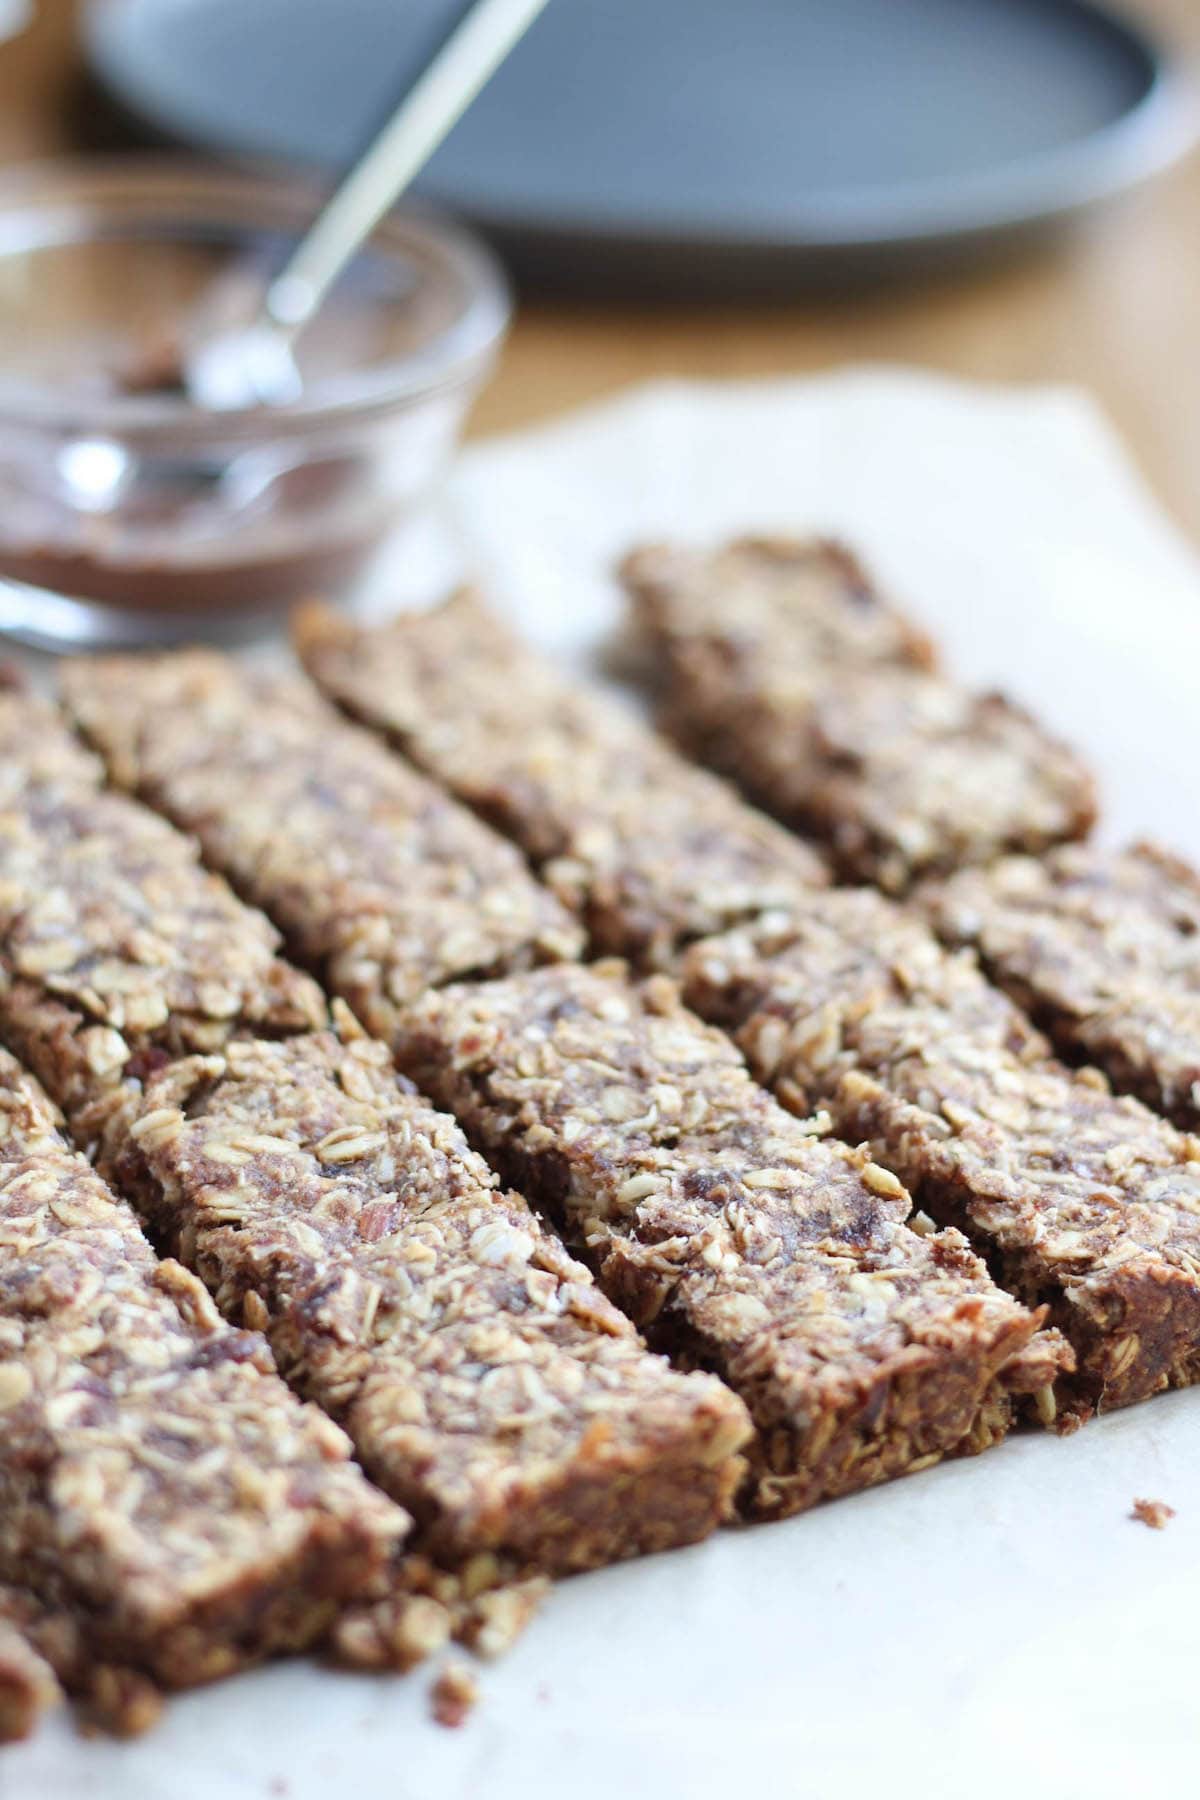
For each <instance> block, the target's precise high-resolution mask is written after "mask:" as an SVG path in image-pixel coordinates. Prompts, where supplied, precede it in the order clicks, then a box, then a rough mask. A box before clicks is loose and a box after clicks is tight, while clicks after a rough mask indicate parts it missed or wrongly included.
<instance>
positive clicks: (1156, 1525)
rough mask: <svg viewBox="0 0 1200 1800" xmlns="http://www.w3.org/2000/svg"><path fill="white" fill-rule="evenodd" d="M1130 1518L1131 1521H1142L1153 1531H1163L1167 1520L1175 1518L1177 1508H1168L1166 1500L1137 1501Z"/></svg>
mask: <svg viewBox="0 0 1200 1800" xmlns="http://www.w3.org/2000/svg"><path fill="white" fill-rule="evenodd" d="M1129 1516H1130V1518H1131V1519H1140V1521H1141V1523H1142V1524H1143V1525H1149V1527H1150V1529H1151V1530H1152V1531H1161V1530H1162V1529H1163V1527H1164V1526H1165V1525H1166V1523H1167V1520H1168V1519H1173V1518H1174V1517H1175V1508H1174V1507H1173V1506H1168V1505H1167V1503H1166V1501H1165V1500H1135V1501H1134V1503H1133V1511H1132V1512H1131V1513H1130V1515H1129Z"/></svg>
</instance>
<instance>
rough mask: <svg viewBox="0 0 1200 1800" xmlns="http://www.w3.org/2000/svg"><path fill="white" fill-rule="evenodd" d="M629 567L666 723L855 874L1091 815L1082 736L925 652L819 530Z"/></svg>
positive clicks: (1029, 845)
mask: <svg viewBox="0 0 1200 1800" xmlns="http://www.w3.org/2000/svg"><path fill="white" fill-rule="evenodd" d="M818 569H819V570H820V571H821V573H820V575H819V576H818V575H817V574H815V573H814V570H818ZM781 570H782V574H781ZM623 575H624V579H625V582H626V586H627V588H628V590H629V592H630V594H631V596H632V600H633V605H634V608H635V615H636V617H637V620H638V622H639V623H640V626H641V627H642V630H643V633H644V635H645V637H646V638H647V640H648V642H649V645H650V648H651V652H652V655H653V659H654V663H655V672H656V675H657V676H658V677H659V678H660V679H661V684H662V689H663V716H664V723H665V724H666V726H667V728H668V729H669V730H670V731H671V733H672V735H674V736H675V737H676V738H678V739H679V740H680V741H681V742H682V743H684V744H685V745H686V746H687V748H688V749H689V750H690V751H691V752H692V753H693V754H695V755H697V756H699V757H700V759H701V760H702V761H705V762H708V763H711V764H712V765H713V766H714V767H715V768H718V769H720V770H721V771H722V772H723V773H725V774H727V775H730V776H732V777H733V778H734V779H735V780H736V781H737V782H738V783H739V784H740V785H741V786H742V787H743V788H744V789H745V791H746V793H747V794H748V795H749V796H750V797H751V798H752V799H753V800H755V801H757V802H758V803H759V804H760V805H762V806H765V807H766V808H767V810H768V811H769V812H771V813H773V814H775V815H776V816H777V817H778V818H780V819H782V820H784V822H785V823H787V824H789V825H791V826H794V827H796V828H797V829H799V830H802V831H807V832H811V833H813V834H814V835H815V836H816V837H818V838H819V839H821V840H822V842H824V843H825V844H826V845H827V846H828V848H829V850H830V852H831V854H832V856H833V858H834V862H835V865H836V867H837V869H838V871H839V873H840V874H841V875H842V876H843V877H845V878H846V879H849V880H858V881H872V882H874V883H876V884H877V885H878V886H880V887H883V888H885V889H887V890H889V891H892V892H897V893H899V892H903V891H904V890H906V889H907V888H908V887H909V886H910V885H911V884H912V883H913V882H914V881H915V880H917V879H918V878H919V877H921V876H922V875H926V874H935V873H939V872H951V871H953V870H954V869H957V868H958V867H960V866H962V865H964V864H973V863H984V862H988V861H990V860H991V859H992V858H993V857H995V856H998V855H1000V854H1001V853H1002V852H1004V851H1008V850H1026V851H1029V852H1033V853H1037V852H1040V851H1042V850H1044V849H1047V848H1048V847H1049V846H1051V845H1053V844H1056V843H1059V842H1061V841H1063V840H1067V839H1072V838H1078V837H1082V836H1084V835H1086V833H1087V832H1088V830H1090V828H1091V825H1092V823H1093V822H1094V819H1095V795H1094V788H1093V783H1092V780H1091V777H1090V775H1089V774H1088V773H1087V771H1086V770H1085V768H1084V767H1083V765H1082V763H1081V762H1080V761H1079V759H1078V757H1077V756H1076V755H1075V754H1074V752H1073V751H1071V750H1070V749H1069V748H1068V747H1067V746H1066V745H1064V744H1062V743H1060V742H1059V741H1058V740H1057V739H1055V738H1053V737H1051V736H1049V735H1048V734H1047V733H1046V732H1045V731H1043V730H1042V728H1041V727H1040V726H1039V725H1038V724H1037V723H1036V722H1035V721H1034V720H1033V719H1032V718H1031V717H1030V716H1029V715H1028V714H1027V713H1025V712H1024V711H1022V710H1021V709H1020V708H1018V707H1016V706H1014V705H1012V704H1011V703H1010V702H1009V701H1008V700H1006V699H1005V698H1004V697H1003V696H1002V695H999V694H978V693H973V692H971V691H969V690H968V689H966V688H964V687H962V686H960V685H959V684H958V683H956V682H954V681H952V680H950V679H948V678H947V677H945V676H944V675H941V674H938V673H936V672H935V671H933V670H932V669H930V668H929V667H927V666H926V664H927V662H928V657H927V656H926V654H925V653H924V646H923V641H922V640H920V639H916V647H915V648H914V638H915V634H914V633H913V632H912V631H911V629H910V628H907V627H906V626H905V624H904V622H903V621H902V620H900V619H899V618H898V616H897V615H896V614H895V613H894V612H893V611H892V609H891V608H889V607H888V606H886V605H885V604H884V603H883V602H881V601H879V600H878V599H877V598H876V597H875V596H874V595H873V593H872V591H871V590H870V589H869V588H868V587H866V586H865V585H864V584H863V582H862V579H861V577H860V576H857V575H856V576H855V578H854V579H853V580H850V579H848V578H847V577H846V576H845V575H844V573H843V571H842V568H841V565H840V563H839V562H838V561H837V560H836V559H834V560H832V561H831V559H830V556H829V552H828V551H827V550H824V549H823V548H822V547H821V546H819V545H817V546H811V545H803V544H797V545H795V546H792V547H791V549H790V550H789V549H788V548H787V547H786V546H780V545H778V544H769V545H767V546H765V547H764V546H763V545H762V544H761V543H759V542H756V541H754V540H747V541H743V542H740V543H735V544H733V545H730V546H728V547H727V548H726V549H724V550H719V551H717V552H715V553H714V554H713V555H712V556H710V557H705V556H703V555H700V554H699V553H689V552H686V551H682V550H669V549H660V548H648V549H643V550H640V551H635V552H634V553H633V554H632V555H631V556H629V557H628V558H627V559H626V561H625V563H624V565H623ZM839 586H840V589H841V592H840V593H839Z"/></svg>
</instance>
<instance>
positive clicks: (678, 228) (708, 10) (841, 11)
mask: <svg viewBox="0 0 1200 1800" xmlns="http://www.w3.org/2000/svg"><path fill="white" fill-rule="evenodd" d="M463 10H464V0H403V3H401V0H252V4H249V5H248V4H247V3H246V0H92V3H91V5H90V7H89V9H88V13H87V23H86V35H87V41H88V46H89V50H90V55H91V60H92V64H93V67H94V69H95V71H96V72H97V73H98V74H99V75H100V77H101V79H102V80H103V81H104V83H105V84H106V85H107V87H108V88H109V90H110V91H111V92H112V93H113V94H114V96H115V97H116V98H117V99H118V100H119V101H120V102H121V104H122V105H123V106H124V107H125V108H126V109H127V110H129V111H130V112H132V113H133V114H134V115H135V116H136V117H138V118H140V119H141V120H142V121H144V122H146V123H148V124H150V125H152V126H153V127H155V128H156V129H157V130H159V131H161V132H164V133H166V134H168V135H170V136H172V137H176V138H182V139H183V140H185V141H188V142H192V143H196V144H200V145H203V146H205V147H208V148H215V149H220V150H224V151H227V152H235V153H238V154H246V153H255V154H267V155H270V156H275V157H283V158H289V159H301V160H304V161H306V162H316V163H320V164H323V165H326V166H340V165H342V164H344V163H345V162H347V161H348V160H349V159H350V158H351V157H352V156H353V155H354V153H355V152H356V150H357V149H358V147H359V146H360V145H361V144H362V143H363V142H364V141H365V139H366V137H367V136H368V135H369V133H370V130H371V129H372V127H373V126H374V124H375V123H376V122H377V121H378V120H380V119H381V118H382V117H383V116H384V115H385V114H386V112H387V111H388V110H389V108H390V106H391V105H392V104H393V103H394V101H395V99H396V98H397V96H398V95H399V94H400V93H402V92H403V90H404V88H405V86H406V85H407V82H408V80H409V79H411V76H412V74H413V73H414V72H415V69H416V68H418V67H419V66H420V63H421V60H422V58H423V57H424V56H425V55H427V54H428V52H429V50H430V49H431V47H432V46H433V45H434V44H436V42H437V41H438V39H439V36H440V35H441V34H443V33H444V31H445V30H446V29H447V27H448V25H449V24H450V23H452V22H453V20H454V18H455V17H457V16H459V15H461V13H462V11H463ZM1190 102H1191V96H1190V95H1185V94H1184V92H1183V89H1182V84H1181V82H1180V81H1179V80H1178V78H1177V77H1175V76H1174V75H1173V74H1171V73H1170V72H1169V71H1167V70H1166V69H1165V68H1164V66H1163V63H1162V61H1161V59H1160V57H1159V56H1158V55H1157V54H1156V52H1155V51H1154V49H1153V48H1152V47H1151V46H1150V45H1149V44H1148V43H1147V42H1146V41H1145V40H1144V39H1143V38H1141V37H1140V36H1138V35H1137V34H1136V33H1135V32H1134V31H1133V30H1132V29H1130V28H1129V27H1127V26H1125V25H1123V24H1121V23H1119V22H1118V21H1117V20H1116V19H1115V18H1114V17H1112V16H1111V15H1109V14H1108V13H1106V12H1104V11H1103V10H1101V9H1100V8H1099V7H1096V6H1093V5H1090V4H1083V3H1082V0H551V5H550V6H549V8H548V10H547V11H546V13H545V14H544V15H543V16H542V18H541V19H540V20H539V21H538V23H537V24H536V25H535V26H534V27H533V29H532V31H531V32H530V34H529V36H528V38H527V39H526V40H525V42H524V43H523V44H521V45H520V46H519V47H518V49H517V51H516V52H515V53H514V55H513V57H512V58H511V60H510V62H509V63H508V64H507V65H506V67H505V68H503V69H502V70H501V71H500V73H499V75H497V77H496V78H495V80H494V81H493V82H492V84H491V86H490V87H489V88H488V89H487V91H486V92H485V93H484V94H483V96H482V97H481V98H480V100H478V101H477V102H476V105H475V106H474V108H473V109H472V110H471V112H470V113H469V114H468V115H467V117H466V118H465V119H464V120H463V121H462V123H461V124H460V125H459V126H458V128H457V129H456V130H455V132H454V133H453V135H452V136H451V138H450V139H449V140H448V141H447V143H446V144H445V145H444V147H443V148H442V150H441V151H440V152H439V154H438V156H437V157H436V158H435V159H434V161H433V162H432V163H431V164H430V167H429V169H428V171H427V173H426V177H425V179H424V181H423V183H422V191H423V192H424V193H426V194H427V195H429V196H431V197H434V198H436V199H438V200H441V201H443V202H445V203H447V204H449V205H451V206H452V207H454V208H455V209H456V210H457V211H459V212H461V213H464V214H466V215H467V216H468V217H469V218H471V219H473V220H475V221H476V222H477V223H478V224H480V225H481V226H483V227H484V228H485V229H486V230H487V231H488V232H489V234H490V235H491V236H492V237H493V238H494V239H495V240H497V241H498V242H499V244H500V246H501V248H502V249H503V250H504V251H506V252H507V253H508V255H509V257H510V259H511V260H513V261H514V262H515V263H516V265H517V267H518V268H519V269H522V270H524V271H525V272H526V273H528V272H529V271H531V270H532V271H534V272H535V273H536V274H538V275H540V276H542V277H547V278H552V279H555V280H560V281H561V280H571V281H574V282H576V283H596V282H600V281H613V280H620V281H622V282H625V283H628V282H629V281H630V280H631V279H632V280H640V281H642V282H644V283H646V284H650V283H653V284H654V285H655V286H656V287H658V288H661V287H662V286H663V285H664V284H666V285H671V286H675V287H684V288H687V287H694V286H696V285H697V284H702V285H704V286H706V287H712V286H714V285H718V286H726V285H736V286H743V287H744V286H746V285H762V284H763V283H775V284H779V283H781V282H782V283H790V282H794V281H797V280H799V279H803V278H806V277H812V276H819V277H824V278H828V277H830V276H834V277H839V278H840V277H844V276H854V275H856V274H863V273H868V272H870V273H874V272H878V271H880V270H883V269H885V268H886V267H887V266H889V265H895V264H897V263H898V262H899V263H901V264H907V263H911V262H912V261H913V260H914V259H915V258H917V257H918V256H919V255H921V254H928V253H929V252H931V251H932V252H935V253H938V254H941V255H945V254H947V253H948V252H951V251H954V250H963V249H969V250H975V249H977V248H979V247H981V246H983V245H986V244H991V243H996V242H999V241H1002V240H1005V239H1007V238H1008V237H1010V236H1011V235H1012V234H1013V233H1015V232H1027V231H1028V230H1030V229H1031V228H1033V227H1038V226H1044V225H1046V224H1048V223H1052V222H1055V221H1057V220H1059V219H1062V218H1064V217H1066V216H1069V215H1071V214H1073V213H1076V212H1078V211H1079V210H1080V209H1081V208H1084V207H1086V206H1088V205H1090V204H1092V203H1094V202H1096V201H1098V200H1100V199H1103V198H1106V197H1107V196H1109V195H1111V194H1113V193H1115V192H1117V191H1119V190H1120V189H1122V188H1124V187H1126V186H1128V185H1129V184H1130V183H1131V182H1133V181H1136V180H1138V179H1140V178H1142V177H1144V176H1146V175H1148V174H1150V173H1152V172H1153V171H1154V170H1156V169H1158V168H1161V167H1162V166H1163V165H1164V164H1165V163H1167V162H1168V161H1170V160H1171V159H1172V158H1174V157H1175V156H1177V155H1178V154H1180V153H1181V151H1182V150H1183V149H1184V148H1185V147H1186V146H1187V144H1188V143H1189V142H1190V140H1191V137H1192V134H1193V128H1194V109H1193V107H1192V105H1191V103H1190Z"/></svg>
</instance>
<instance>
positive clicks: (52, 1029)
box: [0, 694, 326, 1122]
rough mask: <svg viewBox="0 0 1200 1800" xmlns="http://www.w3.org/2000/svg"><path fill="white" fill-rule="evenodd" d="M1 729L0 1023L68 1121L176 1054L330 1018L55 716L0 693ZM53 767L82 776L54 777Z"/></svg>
mask: <svg viewBox="0 0 1200 1800" xmlns="http://www.w3.org/2000/svg"><path fill="white" fill-rule="evenodd" d="M0 726H6V727H7V728H8V730H9V733H10V739H9V743H8V748H7V755H6V757H5V759H4V763H3V767H4V769H5V771H6V776H7V788H8V798H7V799H6V800H0V1021H2V1025H3V1035H4V1038H5V1040H6V1041H7V1042H8V1043H9V1045H10V1046H11V1047H12V1048H13V1049H14V1050H15V1051H16V1052H17V1053H18V1055H19V1056H20V1057H21V1058H22V1060H23V1061H24V1062H25V1063H26V1065H27V1066H28V1067H29V1068H31V1069H32V1070H33V1071H34V1073H35V1074H36V1075H37V1076H38V1077H39V1079H40V1080H41V1081H42V1082H43V1083H44V1084H45V1086H46V1087H47V1088H48V1089H49V1090H50V1092H51V1093H52V1094H53V1096H54V1099H55V1100H56V1102H57V1103H58V1104H59V1105H61V1106H62V1107H63V1109H64V1111H65V1112H66V1113H67V1114H68V1116H69V1117H70V1118H71V1119H72V1121H73V1122H76V1121H77V1119H78V1115H79V1113H80V1111H81V1109H83V1108H85V1107H86V1106H88V1105H89V1104H92V1103H95V1102H96V1101H97V1100H99V1099H100V1098H102V1097H105V1096H110V1095H117V1094H120V1093H121V1092H122V1091H124V1090H126V1089H128V1088H129V1086H130V1085H131V1084H136V1082H137V1081H138V1080H140V1079H141V1078H142V1077H143V1076H144V1075H145V1074H146V1073H147V1072H148V1071H149V1070H150V1069H152V1068H154V1067H155V1066H156V1065H157V1064H159V1063H161V1062H164V1061H166V1060H168V1058H170V1057H173V1056H181V1055H188V1054H190V1053H193V1052H197V1051H208V1050H216V1049H219V1048H220V1046H221V1045H222V1044H223V1043H225V1041H226V1040H227V1039H228V1038H229V1037H230V1036H232V1035H235V1034H236V1033H237V1032H239V1031H247V1030H253V1031H257V1032H260V1033H266V1034H270V1035H276V1034H279V1035H282V1034H285V1033H289V1032H296V1031H306V1030H311V1029H314V1028H317V1027H319V1026H320V1025H321V1024H322V1023H323V1022H325V1019H326V1008H325V1003H324V1000H323V999H322V996H321V993H320V991H319V989H318V988H317V987H316V985H315V983H313V982H312V981H311V980H310V979H309V978H308V977H307V976H305V975H301V974H300V973H299V972H298V971H297V970H295V969H292V968H289V967H288V966H287V964H286V963H284V962H282V961H281V960H280V958H279V957H278V955H277V954H276V952H277V948H278V943H279V938H278V934H277V933H276V932H275V930H274V929H273V928H272V927H271V926H270V925H268V923H267V921H266V920H265V919H264V918H262V917H260V916H259V915H258V914H257V913H253V912H251V911H250V910H249V909H248V908H246V907H244V906H243V905H242V904H241V903H240V901H238V900H237V899H235V897H234V895H233V894H232V893H231V892H230V890H229V889H228V887H227V886H226V885H225V883H224V882H223V881H221V880H219V879H218V878H217V877H216V876H213V875H209V874H207V873H206V872H205V871H204V870H203V869H201V867H200V865H199V862H198V860H197V852H196V848H195V846H194V845H193V844H192V843H191V842H190V841H189V840H188V839H187V838H185V837H182V836H181V835H180V834H179V833H178V832H176V831H174V830H172V828H171V827H170V826H169V825H166V824H164V823H163V821H162V820H161V819H157V818H155V816H154V815H153V814H152V813H150V812H148V811H146V809H145V808H143V807H141V806H138V805H136V804H135V803H134V802H133V801H131V800H128V799H126V798H125V797H124V796H122V795H119V794H113V793H106V792H102V791H101V790H100V788H99V781H100V778H101V770H100V765H99V764H98V763H97V762H96V761H95V759H94V758H92V757H90V756H87V755H86V753H83V752H78V757H79V758H82V760H81V761H77V760H75V759H76V756H77V753H76V747H75V743H74V740H73V738H72V735H71V733H70V731H69V730H68V729H67V727H66V726H65V724H64V723H63V721H62V719H61V718H60V717H59V716H58V715H57V714H56V713H55V712H54V710H53V709H52V708H51V707H49V706H47V705H46V704H45V703H44V702H42V701H40V700H33V699H29V698H27V697H23V696H16V695H3V694H0ZM56 761H57V762H58V763H59V764H60V765H63V766H66V767H72V766H74V767H75V769H76V775H77V779H76V777H75V776H73V777H72V778H71V780H70V781H69V782H63V781H60V780H59V779H58V778H57V776H55V775H54V774H53V773H52V765H53V764H54V763H55V762H56ZM22 770H23V771H24V773H25V779H24V785H23V787H21V788H20V789H19V790H18V776H19V775H20V773H21V771H22Z"/></svg>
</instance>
